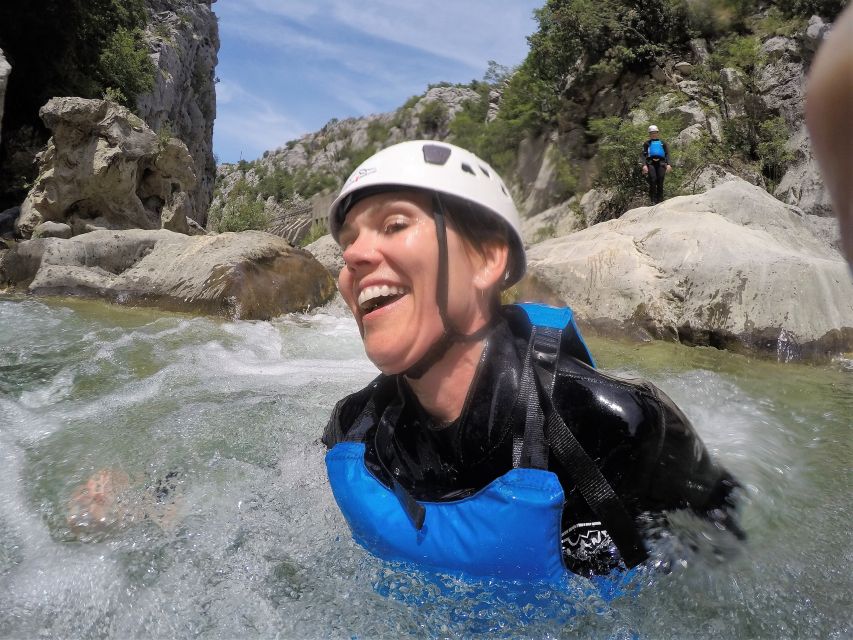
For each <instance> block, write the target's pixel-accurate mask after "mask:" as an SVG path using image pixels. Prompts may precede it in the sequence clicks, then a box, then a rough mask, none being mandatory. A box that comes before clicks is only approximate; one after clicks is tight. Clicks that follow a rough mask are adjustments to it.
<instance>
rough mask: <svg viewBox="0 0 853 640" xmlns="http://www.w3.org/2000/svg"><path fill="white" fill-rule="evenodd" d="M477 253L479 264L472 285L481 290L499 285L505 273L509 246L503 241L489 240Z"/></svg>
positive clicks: (484, 290) (487, 289)
mask: <svg viewBox="0 0 853 640" xmlns="http://www.w3.org/2000/svg"><path fill="white" fill-rule="evenodd" d="M478 254H479V258H480V260H479V262H480V264H479V269H478V271H477V273H476V275H475V276H474V287H475V288H477V289H479V290H480V291H483V292H486V291H489V290H492V289H494V288H495V287H496V286H497V287H500V285H501V283H502V282H503V279H504V276H505V275H506V269H507V263H508V261H509V247H508V246H507V245H506V243H503V242H489V243H487V244H485V245H484V246H483V247H482V248H481V249H480V251H478Z"/></svg>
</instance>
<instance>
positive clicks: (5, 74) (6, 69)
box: [0, 49, 12, 140]
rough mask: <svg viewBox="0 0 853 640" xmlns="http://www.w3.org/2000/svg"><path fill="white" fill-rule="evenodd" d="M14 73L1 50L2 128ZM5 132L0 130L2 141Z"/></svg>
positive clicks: (0, 92) (0, 95)
mask: <svg viewBox="0 0 853 640" xmlns="http://www.w3.org/2000/svg"><path fill="white" fill-rule="evenodd" d="M11 73H12V65H10V64H9V63H8V61H7V60H6V57H5V56H4V55H3V50H2V49H0V126H2V124H3V105H4V104H5V102H6V85H7V84H8V83H9V74H11ZM2 134H3V130H2V129H0V140H2V139H3V138H2Z"/></svg>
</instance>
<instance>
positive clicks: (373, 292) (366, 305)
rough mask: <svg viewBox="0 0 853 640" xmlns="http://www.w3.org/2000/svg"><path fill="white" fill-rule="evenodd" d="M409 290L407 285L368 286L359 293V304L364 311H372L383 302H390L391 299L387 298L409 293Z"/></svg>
mask: <svg viewBox="0 0 853 640" xmlns="http://www.w3.org/2000/svg"><path fill="white" fill-rule="evenodd" d="M408 291H409V290H408V289H406V288H405V287H395V286H388V285H385V284H383V285H382V286H378V287H367V288H366V289H364V290H363V291H362V292H361V293H360V294H358V306H359V308H361V310H362V311H372V310H373V309H375V308H376V307H379V306H381V305H382V304H383V303H385V302H390V300H385V298H391V297H395V296H402V295H404V294H406V293H408Z"/></svg>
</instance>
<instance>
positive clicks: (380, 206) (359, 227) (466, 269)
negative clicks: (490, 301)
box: [338, 191, 482, 374]
mask: <svg viewBox="0 0 853 640" xmlns="http://www.w3.org/2000/svg"><path fill="white" fill-rule="evenodd" d="M431 203H432V201H431V198H430V197H429V196H428V195H426V194H422V193H418V192H409V191H396V192H388V193H381V194H377V195H374V196H370V197H367V198H365V199H363V200H360V201H358V202H357V203H356V204H355V206H353V208H352V209H351V210H350V211H349V213H348V214H347V217H346V220H345V221H344V224H343V227H342V228H341V232H340V235H339V240H340V244H341V248H342V249H343V257H344V262H345V263H346V266H344V268H343V269H342V270H341V273H340V276H339V277H338V288H339V289H340V291H341V294H342V295H343V297H344V299H345V300H346V302H347V304H348V305H349V308H350V310H351V311H352V313H353V315H354V316H355V319H356V322H357V323H358V327H359V330H360V331H361V335H362V338H363V340H364V348H365V351H366V352H367V356H368V357H369V358H370V359H371V360H372V361H373V363H374V364H376V366H377V367H379V369H380V370H381V371H382V372H383V373H386V374H393V373H400V372H402V371H405V370H406V369H408V368H409V367H411V366H412V365H414V364H415V363H416V362H417V361H418V360H419V359H420V358H421V357H422V356H423V355H424V354H425V353H426V351H427V349H428V348H429V347H430V346H431V345H432V344H433V343H434V342H435V341H436V340H437V339H438V338H439V337H440V336H441V334H442V331H443V325H442V322H441V317H440V315H439V312H438V306H437V304H436V300H435V296H436V282H437V277H438V243H437V239H436V231H435V223H434V221H433V218H432V215H431V206H432V204H431ZM447 250H448V262H449V272H450V283H449V290H448V315H449V317H450V319H451V322H452V323H453V325H454V327H455V328H456V329H457V330H458V331H461V332H463V333H468V332H470V331H473V330H474V329H476V328H478V327H476V326H474V327H473V328H472V325H474V324H476V323H477V320H478V315H477V314H478V301H477V297H478V290H477V289H476V288H475V286H474V284H473V283H474V282H475V279H476V278H477V277H478V271H482V264H481V263H482V259H480V258H479V256H478V254H477V253H476V252H475V251H473V249H470V248H469V247H467V246H466V245H465V243H464V242H463V241H462V238H461V237H460V236H459V234H458V233H457V232H456V231H455V230H454V229H453V228H452V227H451V226H448V227H447Z"/></svg>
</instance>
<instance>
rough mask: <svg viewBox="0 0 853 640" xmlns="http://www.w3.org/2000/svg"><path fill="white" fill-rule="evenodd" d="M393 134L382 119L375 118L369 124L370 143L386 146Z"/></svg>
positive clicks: (368, 136)
mask: <svg viewBox="0 0 853 640" xmlns="http://www.w3.org/2000/svg"><path fill="white" fill-rule="evenodd" d="M390 135H391V129H389V128H388V125H386V124H385V123H384V122H382V121H381V120H373V121H371V122H369V123H368V125H367V141H368V143H369V144H370V145H379V146H384V145H385V143H386V142H388V137H389V136H390Z"/></svg>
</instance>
